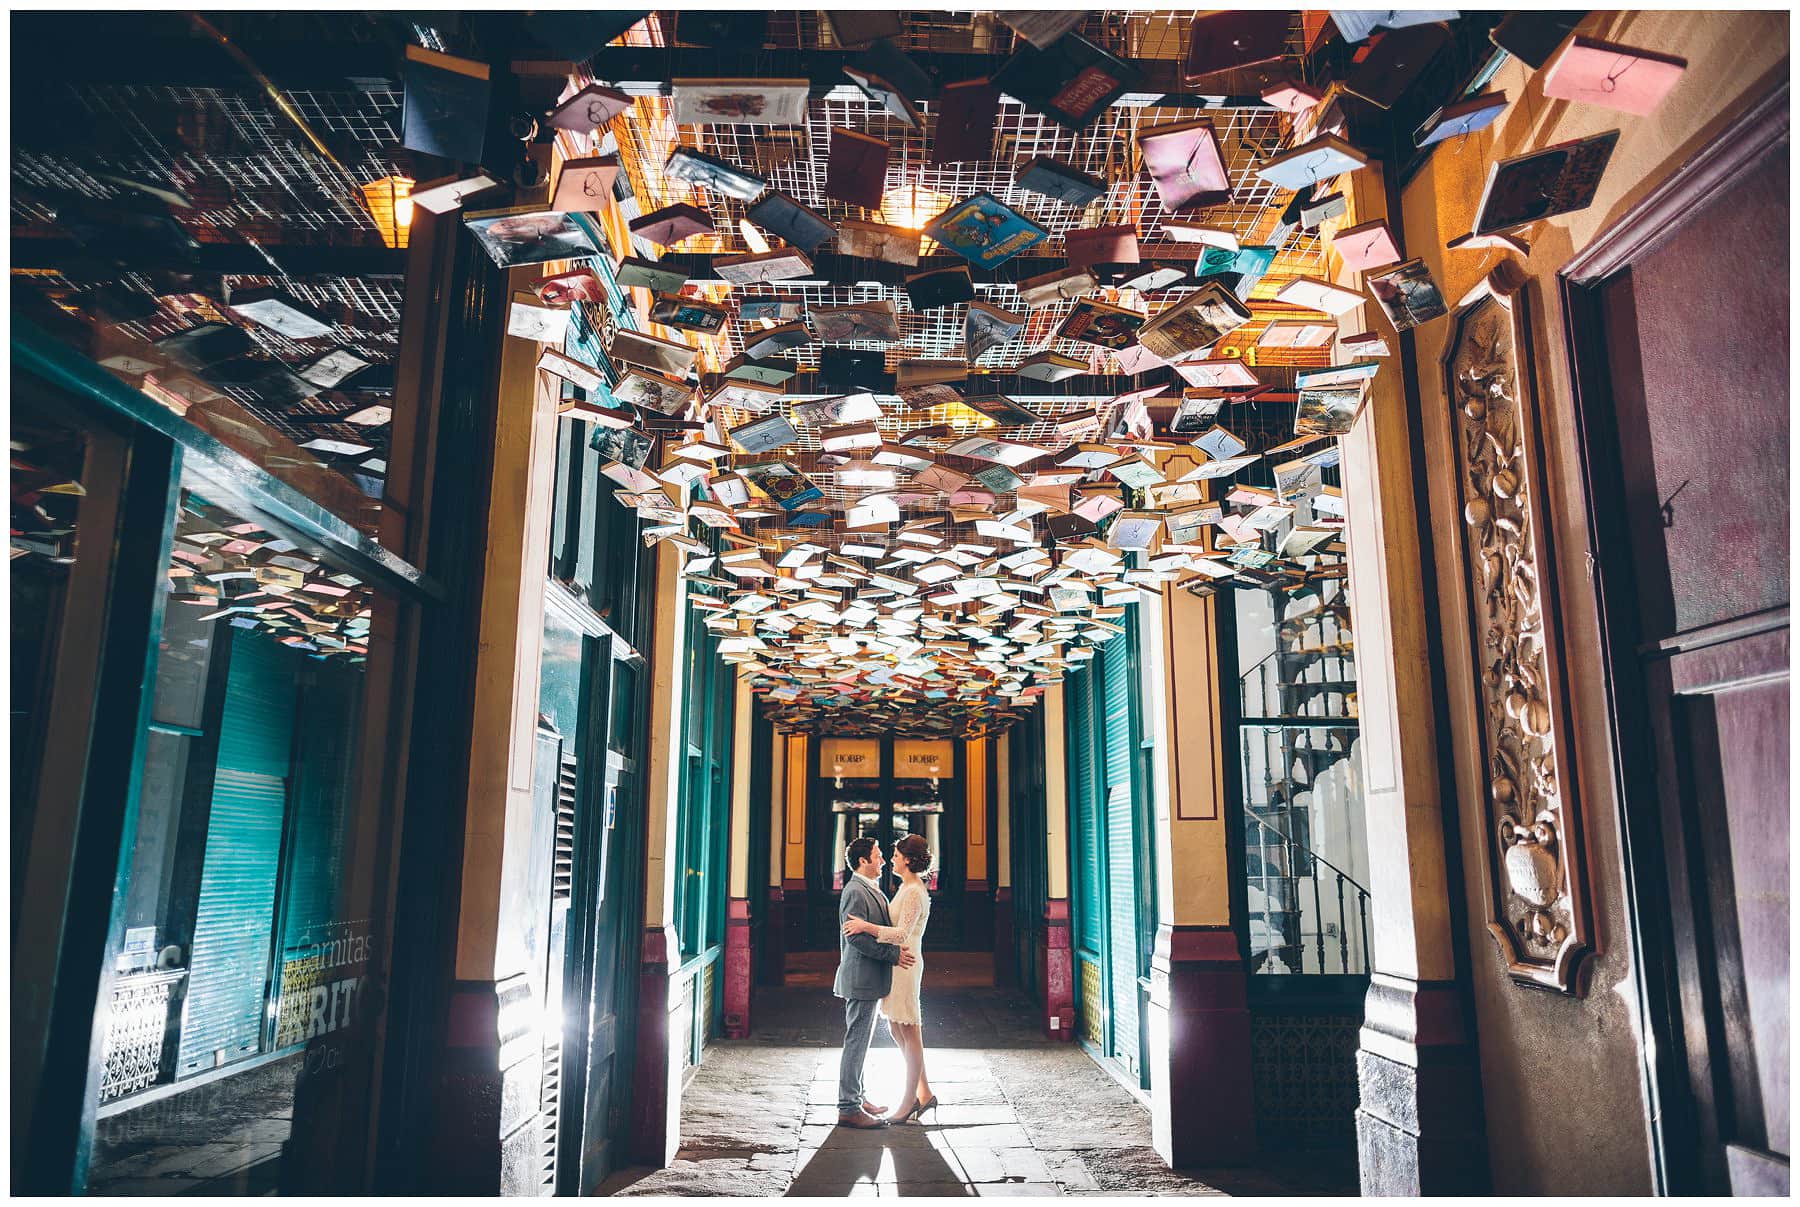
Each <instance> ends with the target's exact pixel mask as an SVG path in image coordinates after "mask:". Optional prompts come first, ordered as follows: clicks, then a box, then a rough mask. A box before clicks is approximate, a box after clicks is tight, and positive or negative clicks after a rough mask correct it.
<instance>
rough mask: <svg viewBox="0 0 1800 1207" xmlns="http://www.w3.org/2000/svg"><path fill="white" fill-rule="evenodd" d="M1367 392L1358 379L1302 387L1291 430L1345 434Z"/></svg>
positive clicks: (1308, 432)
mask: <svg viewBox="0 0 1800 1207" xmlns="http://www.w3.org/2000/svg"><path fill="white" fill-rule="evenodd" d="M1367 392H1368V391H1367V389H1366V388H1365V385H1364V383H1362V382H1354V383H1348V384H1343V385H1330V386H1303V387H1302V388H1301V389H1300V393H1299V399H1298V401H1297V402H1296V404H1295V408H1294V431H1295V432H1296V433H1298V434H1301V435H1311V436H1342V435H1344V434H1346V433H1347V432H1349V430H1350V428H1351V427H1352V426H1353V425H1354V424H1355V423H1356V414H1357V411H1359V410H1360V409H1361V408H1362V402H1363V398H1364V396H1365V395H1366V394H1367Z"/></svg>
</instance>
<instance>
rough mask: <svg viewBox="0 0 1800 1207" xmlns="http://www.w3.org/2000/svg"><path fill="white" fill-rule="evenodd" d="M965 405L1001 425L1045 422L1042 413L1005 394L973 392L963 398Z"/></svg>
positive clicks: (1019, 425) (1020, 425)
mask: <svg viewBox="0 0 1800 1207" xmlns="http://www.w3.org/2000/svg"><path fill="white" fill-rule="evenodd" d="M963 405H965V406H967V407H968V408H969V409H970V410H974V411H979V412H981V413H982V414H983V415H986V416H987V417H988V418H989V419H992V420H993V421H994V423H995V424H996V425H998V426H1000V427H1025V426H1027V425H1030V424H1033V423H1043V422H1044V417H1043V416H1042V415H1040V414H1038V413H1037V412H1036V411H1034V410H1032V409H1031V408H1030V407H1028V406H1026V405H1025V404H1024V403H1022V402H1019V401H1017V400H1016V399H1012V398H1008V397H1007V396H1006V395H1004V394H972V395H970V396H968V397H967V398H965V399H963Z"/></svg>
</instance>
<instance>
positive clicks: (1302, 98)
mask: <svg viewBox="0 0 1800 1207" xmlns="http://www.w3.org/2000/svg"><path fill="white" fill-rule="evenodd" d="M1262 99H1263V103H1264V104H1266V105H1268V106H1269V107H1270V108H1271V109H1279V110H1281V111H1282V112H1283V113H1292V114H1294V115H1295V116H1296V117H1297V116H1299V115H1300V114H1302V113H1306V112H1308V111H1309V110H1311V109H1313V108H1314V107H1316V106H1317V105H1318V104H1319V102H1320V101H1322V100H1324V99H1325V92H1324V90H1323V89H1321V88H1316V87H1314V86H1313V85H1311V84H1308V83H1305V82H1304V81H1301V80H1296V79H1294V78H1292V77H1291V76H1290V77H1286V78H1284V79H1281V80H1279V81H1278V82H1276V83H1274V84H1271V85H1270V86H1269V87H1267V88H1265V89H1263V92H1262Z"/></svg>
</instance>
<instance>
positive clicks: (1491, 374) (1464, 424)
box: [1446, 292, 1586, 992]
mask: <svg viewBox="0 0 1800 1207" xmlns="http://www.w3.org/2000/svg"><path fill="white" fill-rule="evenodd" d="M1515 329H1516V328H1515V316H1514V313H1513V309H1512V306H1510V305H1508V304H1507V303H1505V302H1503V301H1502V300H1501V299H1500V298H1499V297H1497V296H1495V294H1494V293H1493V292H1484V293H1482V294H1481V295H1480V296H1479V300H1477V301H1475V302H1473V303H1472V304H1471V305H1469V306H1468V307H1467V308H1466V309H1465V310H1463V311H1462V313H1461V315H1460V316H1459V322H1458V326H1457V331H1456V335H1455V338H1454V339H1453V341H1452V344H1451V348H1450V351H1449V354H1448V356H1447V357H1446V365H1447V370H1448V372H1447V378H1448V383H1447V384H1448V385H1449V388H1450V392H1451V402H1452V405H1453V406H1454V407H1455V415H1454V418H1453V423H1454V426H1455V429H1456V459H1457V472H1458V477H1459V487H1460V492H1459V493H1460V497H1461V500H1462V521H1463V538H1464V551H1465V554H1466V563H1465V564H1466V566H1467V569H1468V578H1469V582H1468V590H1469V592H1470V601H1471V604H1472V614H1473V615H1472V619H1473V622H1474V624H1473V633H1472V635H1473V639H1474V645H1475V651H1474V653H1475V669H1476V674H1477V691H1476V696H1477V704H1478V709H1479V714H1480V715H1479V717H1478V718H1477V723H1478V726H1479V730H1480V739H1481V742H1480V745H1481V750H1482V758H1483V760H1484V763H1485V766H1484V768H1483V772H1484V774H1483V779H1484V781H1485V782H1486V784H1487V802H1486V804H1487V808H1488V811H1489V818H1490V824H1489V827H1488V833H1489V835H1490V836H1491V851H1490V858H1491V864H1490V868H1489V880H1490V881H1491V883H1492V885H1493V896H1494V901H1493V912H1492V916H1491V917H1490V920H1489V926H1488V929H1489V930H1490V932H1492V933H1493V935H1494V937H1495V940H1496V941H1497V942H1498V943H1499V945H1500V948H1501V953H1502V955H1503V956H1505V958H1506V960H1507V964H1508V970H1509V971H1510V972H1511V973H1512V975H1513V976H1514V977H1516V978H1518V979H1521V980H1526V981H1531V982H1533V983H1537V984H1543V985H1548V986H1551V987H1554V988H1558V989H1562V990H1565V991H1569V992H1573V991H1574V989H1575V971H1576V965H1577V963H1578V961H1579V958H1580V955H1581V954H1582V953H1583V952H1584V951H1585V950H1586V943H1585V934H1586V926H1585V919H1584V918H1583V917H1581V916H1580V914H1581V911H1582V909H1583V906H1582V905H1581V904H1580V903H1581V902H1582V901H1583V900H1584V898H1583V896H1582V892H1581V888H1582V886H1579V885H1578V884H1576V883H1575V881H1574V877H1575V876H1577V875H1579V874H1580V872H1579V864H1578V863H1577V862H1576V861H1574V860H1573V859H1572V856H1571V853H1570V851H1569V850H1568V845H1569V835H1570V834H1571V833H1572V827H1571V826H1570V825H1569V820H1570V817H1569V814H1570V810H1571V808H1572V805H1571V802H1569V801H1568V800H1566V799H1565V784H1566V783H1567V775H1566V768H1565V767H1563V766H1562V756H1563V751H1562V750H1561V749H1560V745H1559V742H1558V731H1557V725H1556V717H1557V715H1558V710H1559V709H1560V707H1561V705H1560V692H1559V687H1558V684H1557V682H1556V681H1555V680H1554V678H1553V673H1554V670H1555V668H1554V667H1553V665H1552V657H1553V653H1552V650H1551V649H1550V644H1549V643H1550V641H1551V632H1550V629H1549V627H1548V625H1547V622H1546V618H1545V614H1544V610H1545V602H1544V598H1543V585H1542V581H1543V575H1544V573H1545V568H1546V564H1547V557H1548V555H1547V552H1546V543H1545V541H1544V539H1543V534H1542V533H1541V532H1540V531H1539V530H1538V526H1539V524H1540V523H1541V522H1542V519H1543V517H1542V516H1541V515H1540V514H1539V507H1538V505H1537V503H1536V501H1535V499H1534V497H1533V492H1532V490H1531V483H1532V482H1533V481H1534V480H1535V476H1536V475H1537V474H1538V473H1539V472H1540V468H1541V467H1539V466H1538V465H1537V464H1536V461H1535V458H1536V455H1537V453H1536V447H1535V443H1536V442H1535V433H1534V431H1533V429H1532V428H1531V427H1530V422H1531V419H1532V416H1531V415H1530V413H1529V412H1528V410H1527V409H1526V408H1527V407H1528V405H1529V400H1528V398H1526V396H1525V395H1524V394H1523V393H1522V391H1521V387H1520V382H1521V372H1520V367H1519V364H1520V362H1519V356H1518V353H1519V349H1518V348H1517V347H1515V338H1516V337H1515Z"/></svg>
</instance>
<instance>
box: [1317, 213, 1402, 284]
mask: <svg viewBox="0 0 1800 1207" xmlns="http://www.w3.org/2000/svg"><path fill="white" fill-rule="evenodd" d="M1331 250H1333V251H1335V252H1336V253H1337V254H1338V258H1339V259H1341V260H1342V261H1343V262H1344V267H1345V268H1348V269H1350V270H1351V271H1353V272H1364V271H1366V270H1368V269H1371V268H1380V267H1381V266H1382V265H1384V264H1393V263H1395V262H1396V261H1398V260H1399V259H1400V249H1399V248H1398V247H1397V246H1395V244H1394V235H1393V232H1392V231H1390V230H1388V225H1387V223H1386V222H1384V221H1383V220H1382V219H1380V218H1377V219H1375V221H1373V222H1365V223H1363V224H1362V225H1361V226H1352V227H1348V228H1346V229H1344V230H1341V231H1339V232H1338V233H1337V234H1335V235H1333V236H1332V237H1331Z"/></svg>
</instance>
